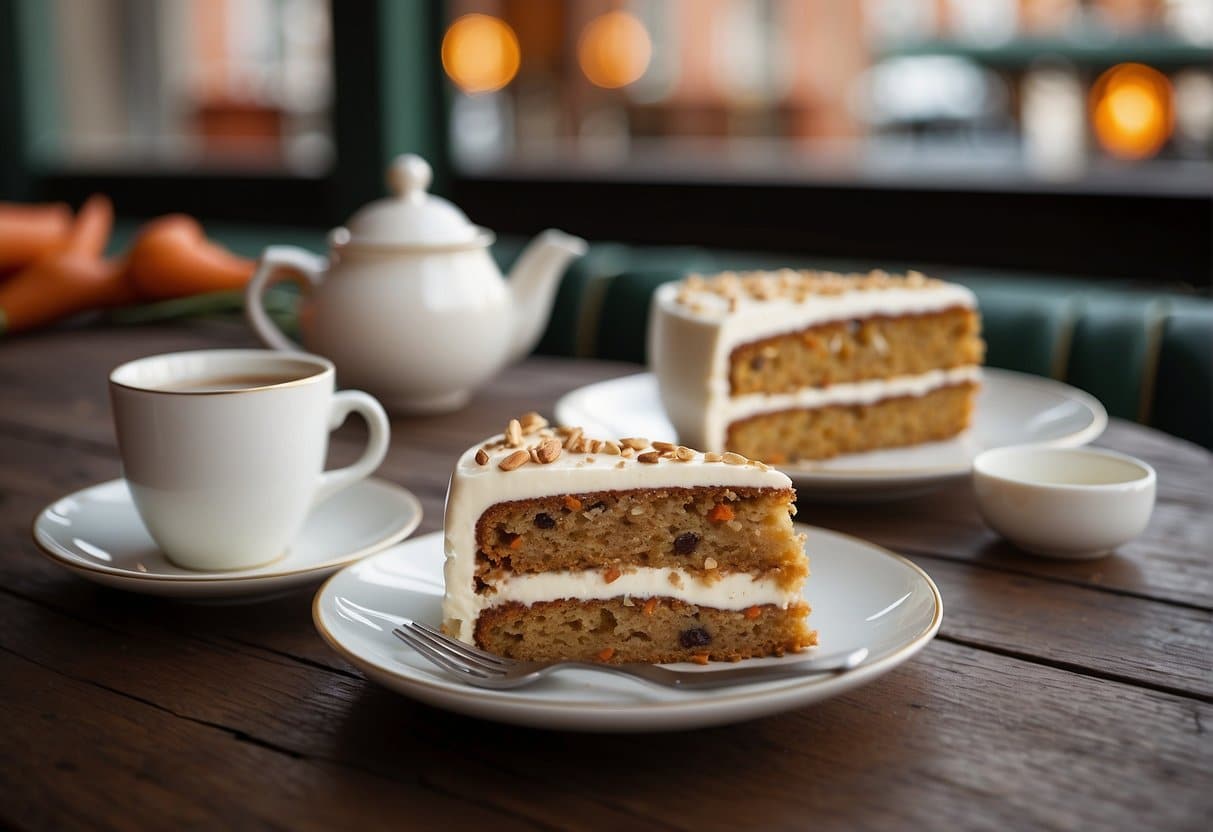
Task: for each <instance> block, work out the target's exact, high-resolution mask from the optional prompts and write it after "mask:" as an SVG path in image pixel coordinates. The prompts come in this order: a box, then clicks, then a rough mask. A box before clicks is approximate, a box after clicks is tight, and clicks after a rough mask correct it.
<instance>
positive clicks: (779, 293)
mask: <svg viewBox="0 0 1213 832" xmlns="http://www.w3.org/2000/svg"><path fill="white" fill-rule="evenodd" d="M941 285H943V284H942V282H941V281H939V280H934V279H932V278H929V277H925V276H924V275H922V274H920V273H919V272H914V271H910V272H907V273H906V274H905V275H904V276H897V275H890V274H888V273H886V272H883V271H879V270H877V271H872V272H869V273H868V274H846V275H844V274H837V273H835V272H820V271H811V270H803V271H794V270H792V269H780V270H779V271H753V272H743V273H741V274H738V273H736V272H721V273H720V274H717V275H713V276H711V277H705V276H703V275H691V276H690V277H688V278H687V279H686V280H684V281H683V282H682V284H681V285H680V286H679V287H678V290H677V292H676V293H675V299H676V300H677V302H678V303H679V304H681V305H683V306H687V307H691V308H695V307H701V308H702V307H703V306H704V304H705V302H706V301H708V300H711V299H713V298H719V299H720V301H724V302H725V303H726V304H727V306H728V308H729V311H730V312H733V311H736V309H737V305H738V302H739V301H741V300H750V301H758V302H765V301H772V300H794V301H796V302H797V303H804V302H806V301H808V300H809V298H810V297H813V296H818V297H820V296H831V295H841V294H842V293H844V292H853V291H862V292H868V291H882V290H889V289H927V288H934V287H938V286H941Z"/></svg>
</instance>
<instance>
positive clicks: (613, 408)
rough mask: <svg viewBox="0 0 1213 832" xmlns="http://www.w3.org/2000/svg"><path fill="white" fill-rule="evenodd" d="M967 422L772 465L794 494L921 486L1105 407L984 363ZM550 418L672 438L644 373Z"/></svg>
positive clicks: (599, 431) (895, 494) (856, 494)
mask: <svg viewBox="0 0 1213 832" xmlns="http://www.w3.org/2000/svg"><path fill="white" fill-rule="evenodd" d="M983 374H984V378H983V381H982V388H981V392H980V393H979V394H978V399H977V408H976V413H975V415H974V419H973V426H972V427H971V428H970V429H969V430H967V431H965V432H964V433H963V434H961V435H960V436H958V437H956V438H955V439H950V440H948V441H945V442H930V443H927V444H925V445H915V446H913V447H910V448H894V449H892V450H886V451H872V452H870V453H864V454H850V455H848V456H840V457H835V458H834V459H828V460H823V461H821V462H812V463H799V464H792V465H780V466H779V470H781V471H783V472H784V473H786V474H787V475H788V476H789V477H791V478H792V481H793V482H795V483H796V488H797V490H798V491H799V492H800V493H801V494H802V495H811V496H814V497H818V498H828V499H834V500H853V501H860V500H882V499H895V498H900V497H909V496H913V495H915V494H923V493H926V492H928V491H931V490H933V489H935V488H938V487H940V486H942V485H944V484H946V483H948V482H950V481H952V480H957V479H963V478H965V477H967V476H969V472H970V470H971V468H972V465H973V459H974V458H975V457H976V456H977V455H978V454H979V453H981V452H982V451H985V450H988V449H991V448H1000V447H1003V446H1005V445H1019V444H1025V443H1040V444H1045V445H1050V446H1056V447H1074V446H1078V445H1084V444H1086V443H1087V442H1090V441H1091V440H1093V439H1095V438H1097V437H1098V436H1099V435H1100V434H1101V433H1103V430H1104V428H1105V427H1106V426H1107V423H1108V414H1107V412H1106V411H1105V410H1104V408H1103V405H1101V404H1100V403H1099V401H1098V400H1097V399H1095V398H1094V397H1093V396H1090V395H1088V394H1087V393H1084V392H1083V391H1081V390H1077V389H1075V388H1073V387H1070V386H1069V385H1067V384H1062V383H1061V382H1057V381H1052V380H1051V379H1046V378H1040V377H1038V376H1030V375H1025V374H1023V373H1014V372H1011V371H1009V370H998V369H991V368H985V369H984V370H983ZM555 415H556V419H557V421H559V422H560V423H561V424H565V425H581V426H582V427H584V428H585V429H586V433H587V434H588V435H591V436H594V435H597V436H644V437H647V438H649V439H659V440H665V441H676V439H677V437H676V436H675V432H674V428H673V426H672V425H671V424H670V422H669V420H668V419H667V418H666V415H665V411H664V410H663V409H662V406H661V399H660V397H659V396H658V393H657V380H656V378H655V377H654V376H653V375H652V374H651V373H641V374H638V375H634V376H624V377H623V378H617V379H612V380H610V381H603V382H599V383H598V384H591V385H589V386H587V387H581V388H579V389H577V390H574V391H572V392H571V393H568V394H567V395H565V396H564V397H562V398H561V399H560V401H558V402H557V403H556V413H555Z"/></svg>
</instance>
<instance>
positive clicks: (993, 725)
mask: <svg viewBox="0 0 1213 832" xmlns="http://www.w3.org/2000/svg"><path fill="white" fill-rule="evenodd" d="M245 344H248V345H251V342H250V341H249V339H248V337H247V335H246V334H245V333H244V332H243V331H242V330H241V329H240V328H239V327H235V326H232V325H226V324H219V323H194V324H190V325H177V326H154V327H146V328H135V329H123V330H118V329H110V330H106V329H92V330H88V331H81V330H77V331H70V330H69V331H60V332H54V333H47V334H42V335H38V336H32V337H29V338H22V339H14V340H10V341H7V342H3V343H0V827H5V828H17V829H69V828H109V829H137V828H149V829H159V828H175V827H191V828H225V829H238V828H280V829H353V828H358V829H364V828H365V829H378V828H383V829H400V828H419V829H430V828H434V829H437V828H450V829H461V828H477V829H485V828H493V829H503V830H504V829H515V828H518V829H620V828H642V829H687V830H692V829H693V830H701V829H730V830H735V829H739V828H743V829H748V828H761V829H804V828H809V827H813V828H816V829H863V828H889V829H906V828H957V829H960V828H964V829H998V830H1005V829H1020V828H1042V829H1092V828H1104V829H1106V828H1117V829H1145V828H1149V829H1194V830H1195V829H1204V828H1206V824H1207V822H1208V819H1209V818H1210V817H1211V816H1213V789H1211V788H1210V786H1213V779H1211V778H1213V774H1211V772H1213V740H1211V739H1210V735H1209V732H1210V730H1211V726H1213V649H1211V645H1213V544H1211V541H1213V465H1211V464H1210V463H1213V458H1211V456H1210V454H1209V453H1208V452H1207V451H1205V450H1204V449H1202V448H1198V447H1196V446H1194V445H1191V444H1188V443H1185V442H1182V441H1180V440H1177V439H1174V438H1171V437H1168V436H1165V435H1163V434H1161V433H1158V432H1155V431H1151V430H1149V429H1146V428H1142V427H1140V426H1136V425H1130V424H1127V423H1121V422H1113V424H1112V425H1111V426H1110V427H1109V429H1108V431H1107V433H1105V435H1104V436H1103V437H1102V438H1101V439H1100V440H1099V442H1098V443H1097V444H1100V445H1104V446H1106V447H1111V448H1116V449H1118V450H1121V451H1125V452H1127V453H1131V454H1133V455H1135V456H1139V457H1142V458H1144V459H1146V460H1147V461H1149V462H1150V463H1151V464H1153V465H1154V466H1155V467H1156V468H1157V469H1158V473H1159V496H1158V506H1157V508H1156V510H1155V513H1154V516H1153V518H1152V521H1151V523H1150V526H1149V528H1148V529H1147V530H1146V532H1145V534H1143V535H1142V537H1141V538H1140V539H1138V540H1136V541H1134V542H1133V543H1131V544H1128V545H1126V546H1125V547H1123V548H1122V549H1121V550H1119V551H1118V552H1117V553H1115V554H1114V555H1112V556H1111V557H1108V558H1105V559H1102V560H1098V561H1092V562H1082V563H1066V562H1058V561H1050V560H1044V559H1040V558H1034V557H1031V556H1028V555H1025V554H1022V553H1020V552H1019V551H1017V550H1016V549H1015V548H1014V547H1012V546H1010V545H1009V544H1007V543H1005V542H1002V541H1000V540H999V539H998V538H997V537H996V536H995V535H994V534H993V533H992V532H990V531H989V530H988V529H987V528H986V527H985V526H984V525H983V524H982V523H981V521H980V518H979V517H978V515H977V512H976V508H975V505H974V502H973V498H972V495H971V492H970V490H969V488H968V487H967V485H964V484H961V485H956V486H954V487H949V488H947V489H944V490H941V491H938V492H936V493H934V494H930V495H926V496H923V497H919V498H915V499H912V500H906V501H901V502H894V503H881V504H874V505H829V504H825V503H816V502H809V501H808V500H803V501H801V503H800V504H799V508H800V513H799V515H798V517H797V519H798V520H802V521H804V522H807V523H811V524H814V525H820V526H826V527H830V528H834V529H838V530H840V531H843V532H847V533H849V534H854V535H857V536H860V537H863V538H866V539H868V540H872V541H874V542H876V543H879V544H881V545H884V546H887V547H889V548H891V549H894V550H896V551H899V552H901V553H903V554H906V555H907V556H909V557H911V558H912V559H913V560H914V561H915V562H916V563H918V564H919V565H920V566H922V567H923V568H924V569H926V570H927V572H929V573H930V574H931V576H932V577H933V578H934V579H935V581H936V582H937V583H938V585H939V588H940V591H941V593H942V594H943V597H944V601H945V616H944V622H943V627H942V629H941V631H940V634H939V637H938V638H937V639H936V641H934V642H933V643H932V644H931V645H929V646H928V647H927V649H926V650H925V651H923V653H921V654H920V655H919V656H918V657H917V658H915V659H914V660H913V661H911V662H910V663H908V664H906V665H904V666H902V667H900V668H898V669H897V670H895V671H893V672H892V673H890V674H888V675H887V676H884V677H882V678H881V679H879V680H877V681H876V682H874V683H872V684H870V685H868V686H866V687H863V688H860V689H858V690H856V691H853V692H851V693H848V694H846V695H843V696H840V697H838V698H836V699H833V700H830V701H827V702H825V703H822V704H819V705H817V706H813V707H809V708H805V709H803V710H800V711H796V712H792V713H788V714H784V715H781V716H776V717H770V718H767V719H763V720H759V721H756V722H751V723H748V724H743V725H734V726H729V727H722V728H712V729H708V730H702V731H692V732H684V733H675V734H661V735H653V736H643V735H640V736H636V735H633V736H594V735H577V734H565V733H556V732H543V731H535V730H530V729H523V728H514V727H509V726H502V725H494V724H491V723H485V722H480V721H476V720H471V719H467V718H464V717H459V716H455V715H452V714H447V713H444V712H441V711H437V710H434V709H432V708H429V707H427V706H424V705H420V704H417V703H415V702H412V701H410V700H408V699H405V698H403V697H400V696H397V695H395V694H393V693H390V692H388V691H386V690H383V689H381V688H379V687H377V686H375V685H373V684H371V683H370V682H368V681H366V680H365V679H364V678H363V677H362V676H361V675H360V674H359V673H358V672H357V671H355V670H354V669H353V668H351V667H350V666H348V665H347V664H345V663H344V662H343V661H342V660H341V659H339V658H338V657H337V656H336V655H335V654H333V653H332V652H331V651H330V650H328V649H327V648H326V647H325V645H324V644H323V643H322V642H321V640H320V638H319V636H317V635H316V633H315V631H314V630H313V628H312V625H311V617H310V600H311V591H312V590H314V587H312V588H310V589H305V590H303V591H301V592H298V593H295V594H293V595H291V596H288V597H285V598H279V599H277V600H274V601H269V602H265V603H260V604H252V605H243V606H227V607H217V606H203V605H191V604H182V603H179V602H171V601H166V600H160V599H155V598H148V597H144V596H139V595H132V594H126V593H121V592H117V591H113V590H108V589H104V588H102V587H99V586H95V585H93V584H90V583H87V582H85V581H82V580H80V579H79V578H77V577H76V576H74V575H72V574H69V573H68V572H66V571H65V570H63V569H61V568H59V567H57V566H56V565H55V564H54V563H53V562H51V561H50V560H48V559H47V558H45V557H42V556H40V554H39V553H38V551H37V549H36V547H35V546H34V544H33V543H32V541H31V539H30V536H29V528H30V523H31V521H32V519H33V517H34V515H35V513H36V512H37V511H38V510H40V509H41V508H42V507H43V506H45V505H46V504H47V503H48V502H50V501H52V500H54V499H55V498H57V497H59V496H61V495H63V494H65V493H67V492H69V491H72V490H75V489H78V488H81V487H84V486H87V485H90V484H92V483H95V482H98V481H101V480H105V479H110V478H113V477H116V476H118V474H119V470H120V469H119V464H118V459H117V453H116V449H115V447H114V440H113V433H112V429H111V426H110V421H109V406H108V400H107V393H106V383H105V379H106V375H107V372H108V370H109V369H110V368H112V367H113V366H115V365H117V364H118V363H120V362H122V361H125V360H128V359H130V358H134V357H138V356H142V355H150V354H153V353H158V352H165V351H170V350H177V349H195V348H203V347H222V346H240V345H245ZM638 369H639V368H637V367H635V366H633V365H627V364H608V363H601V362H588V361H567V360H560V359H551V358H538V357H537V358H532V359H529V360H528V361H526V362H525V363H523V364H521V365H519V366H517V367H513V368H511V369H509V370H507V371H505V372H503V373H502V374H501V375H500V376H499V377H498V378H496V379H494V380H493V382H491V383H490V384H489V385H488V387H487V388H486V389H484V390H483V391H481V392H480V393H479V394H478V395H477V396H476V398H475V399H474V401H473V402H472V404H471V405H470V406H469V407H468V408H466V409H465V410H464V411H462V412H460V413H457V414H454V415H452V416H443V417H426V418H410V419H395V420H393V439H392V450H391V452H390V454H389V457H388V460H387V462H386V463H385V465H384V467H383V469H382V470H381V471H380V476H383V477H385V478H387V479H390V480H393V481H395V482H399V483H401V484H403V485H405V486H406V487H408V488H410V489H411V490H413V491H414V492H415V493H416V494H417V496H418V498H419V499H420V500H421V502H422V504H423V506H424V508H425V512H426V516H425V519H424V521H423V523H422V525H421V528H420V530H419V531H421V532H425V531H432V530H435V529H438V528H440V526H441V511H442V503H443V499H444V496H445V490H446V484H447V479H448V477H449V476H450V469H451V466H452V464H453V462H454V459H455V458H456V456H457V454H458V453H459V452H460V451H462V450H463V449H464V448H465V447H466V446H467V445H468V444H470V443H471V442H473V441H475V440H476V439H478V438H480V437H482V436H485V435H488V434H490V433H492V432H495V431H497V430H499V429H500V426H501V425H502V424H504V421H505V420H506V419H507V418H508V417H510V416H512V415H516V414H517V413H519V412H522V411H524V410H530V409H538V410H540V411H543V412H546V413H548V414H549V415H550V413H551V408H552V404H553V403H554V402H555V400H556V399H557V398H558V397H559V396H560V395H561V394H563V393H565V392H567V391H568V390H570V389H572V388H574V387H577V386H580V385H582V384H586V383H590V382H593V381H597V380H601V379H605V378H610V377H613V376H617V375H622V374H626V373H631V372H636V371H637V370H638ZM362 435H363V432H362V428H361V426H359V425H349V426H347V427H345V428H342V429H341V430H340V431H339V432H338V433H337V434H336V435H335V438H334V441H333V448H332V451H331V454H330V456H331V459H332V461H333V462H334V463H335V464H339V463H341V462H343V461H348V460H349V459H351V458H353V457H354V456H355V455H356V454H357V452H358V450H359V448H360V446H361V442H362Z"/></svg>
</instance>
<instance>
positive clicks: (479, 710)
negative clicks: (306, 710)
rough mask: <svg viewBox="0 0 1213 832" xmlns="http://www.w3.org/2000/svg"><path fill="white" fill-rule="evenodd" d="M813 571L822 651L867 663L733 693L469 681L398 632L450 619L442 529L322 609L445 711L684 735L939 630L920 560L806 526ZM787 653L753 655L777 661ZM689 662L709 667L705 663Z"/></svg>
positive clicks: (798, 702)
mask: <svg viewBox="0 0 1213 832" xmlns="http://www.w3.org/2000/svg"><path fill="white" fill-rule="evenodd" d="M802 530H807V531H808V533H809V539H808V542H807V544H806V549H807V550H808V551H809V553H810V558H811V561H812V569H813V575H812V577H810V578H809V580H808V585H807V587H806V589H805V597H806V598H807V599H808V601H809V603H810V604H811V605H812V607H813V613H812V616H811V617H810V619H809V620H810V622H811V623H812V625H813V627H814V628H815V629H816V630H817V631H818V633H819V637H820V647H818V648H817V649H819V650H823V651H828V652H830V653H833V652H836V651H843V650H849V649H854V648H857V647H861V646H866V647H868V648H869V649H870V650H871V654H870V656H869V658H868V659H867V661H865V662H864V663H863V664H862V665H860V666H859V667H858V668H856V669H855V670H852V671H849V672H847V673H844V674H841V675H836V676H814V677H808V678H805V679H803V680H791V681H789V680H784V681H777V682H764V683H760V684H755V685H746V686H740V687H735V688H726V689H723V690H707V691H678V690H661V689H657V688H653V687H650V686H648V685H645V684H643V683H639V682H635V681H630V680H628V679H623V678H619V677H616V676H610V675H607V674H603V673H594V672H592V671H569V672H567V673H562V674H556V675H554V676H552V677H549V678H547V679H544V680H542V681H540V682H538V683H536V684H534V685H531V686H529V687H526V688H521V689H519V690H513V691H492V690H483V689H480V688H472V687H468V686H466V685H464V684H462V683H461V682H459V681H457V680H455V679H454V678H452V677H450V676H448V675H447V674H446V673H445V672H443V671H442V670H440V669H439V668H437V667H435V666H434V665H432V664H430V663H429V662H428V661H426V660H425V659H423V658H422V657H421V656H419V655H418V654H417V653H415V652H414V651H412V650H411V649H409V648H408V647H405V646H404V645H403V644H401V643H400V642H399V641H397V640H396V639H395V638H394V637H393V636H392V634H391V630H392V628H393V626H395V624H396V623H397V622H398V621H399V620H400V618H401V617H406V618H412V619H415V620H418V621H424V622H426V623H428V624H432V625H434V626H438V624H439V623H440V622H441V620H442V610H441V606H442V564H443V543H442V535H441V534H438V533H435V534H428V535H424V536H422V537H419V538H416V539H415V540H410V541H408V542H406V543H403V544H401V545H399V546H394V547H392V548H391V549H388V550H386V551H383V552H380V553H378V554H376V555H373V556H371V557H369V558H367V559H365V560H363V561H360V562H358V563H356V564H354V565H353V566H349V567H347V568H345V569H343V570H342V571H340V572H338V573H337V574H336V575H334V576H333V577H332V578H330V579H329V580H328V582H327V583H326V584H325V585H324V586H323V587H321V589H320V592H319V593H317V595H316V600H315V602H314V603H313V605H312V618H313V620H314V621H315V623H316V628H317V629H318V630H319V631H320V634H321V635H322V636H323V637H324V639H325V640H326V641H328V643H329V644H330V645H332V647H333V648H334V649H335V650H336V651H337V652H338V653H340V654H341V655H342V656H343V657H344V658H345V659H347V660H348V661H350V662H351V663H352V664H354V665H356V666H357V667H358V668H359V669H360V670H362V672H364V673H365V674H366V675H367V676H369V677H370V678H371V679H374V680H375V681H377V682H379V683H380V684H383V685H386V686H387V687H389V688H392V689H393V690H396V691H399V692H400V693H403V694H405V695H407V696H411V697H413V698H414V699H417V700H419V701H421V702H425V703H427V704H429V705H433V706H435V707H438V708H444V709H446V710H450V711H455V712H457V713H462V714H467V715H469V716H475V717H480V718H482V719H491V720H496V721H499V722H509V723H514V724H518V725H529V726H534V727H538V728H551V729H560V730H572V731H598V732H633V731H675V730H682V729H687V728H697V727H701V726H706V725H721V724H725V723H730V722H740V721H742V720H746V719H754V718H756V717H761V716H768V715H771V714H776V713H780V712H782V711H787V710H790V709H793V708H800V707H803V706H805V705H809V704H812V703H814V702H818V701H820V700H822V699H826V698H827V697H830V696H836V695H837V694H840V693H843V692H844V691H848V690H851V689H853V688H855V687H858V686H859V685H862V684H865V683H867V682H870V681H871V680H873V679H875V678H876V677H877V676H880V675H881V674H883V673H886V672H888V671H889V670H891V669H892V668H894V667H896V666H897V665H899V664H901V663H902V662H904V661H906V660H907V659H909V658H910V657H911V656H913V655H914V654H915V653H917V652H918V651H919V650H921V649H922V648H923V647H924V646H925V645H926V643H927V642H928V641H930V640H931V638H932V637H933V636H934V635H935V633H936V631H937V630H938V629H939V624H940V621H941V620H942V617H943V602H942V600H941V599H940V597H939V590H938V589H936V588H935V584H934V583H933V582H932V581H931V579H930V578H929V577H928V576H927V574H926V573H925V572H923V571H922V570H921V569H919V568H918V567H917V566H915V565H914V564H913V563H911V562H910V561H908V560H906V559H905V558H902V557H900V556H898V555H895V554H893V553H892V552H889V551H886V550H884V549H881V548H878V547H876V546H873V545H871V544H869V543H866V542H864V541H862V540H858V539H856V538H853V537H848V536H846V535H842V534H838V533H836V532H831V531H826V530H824V529H817V528H806V527H802ZM787 658H794V657H785V659H753V660H751V661H753V662H756V663H769V662H779V661H784V660H787ZM677 667H679V668H684V667H685V668H688V669H702V668H698V666H696V665H677Z"/></svg>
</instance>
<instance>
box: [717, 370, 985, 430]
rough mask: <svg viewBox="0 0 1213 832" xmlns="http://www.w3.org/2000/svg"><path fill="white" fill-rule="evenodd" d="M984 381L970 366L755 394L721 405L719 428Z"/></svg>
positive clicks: (869, 402)
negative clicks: (779, 413) (763, 415)
mask: <svg viewBox="0 0 1213 832" xmlns="http://www.w3.org/2000/svg"><path fill="white" fill-rule="evenodd" d="M980 381H981V368H980V367H977V366H975V365H969V366H967V367H954V368H952V369H950V370H931V371H929V372H926V373H922V374H921V375H916V376H895V377H894V378H881V379H872V380H871V381H857V382H852V383H849V384H831V385H830V386H829V387H806V388H803V389H801V390H797V391H796V392H795V393H751V394H748V395H745V396H733V397H732V398H729V399H727V400H725V401H724V402H723V403H722V404H721V411H720V423H721V424H720V428H719V429H720V430H722V431H723V430H725V429H727V428H728V425H729V423H730V422H735V421H737V420H738V419H746V418H749V417H750V416H756V415H758V414H759V413H772V412H777V411H780V410H794V409H802V408H812V407H828V406H830V405H840V404H873V403H875V402H879V401H883V400H884V399H895V398H900V397H902V396H925V395H926V394H927V393H930V392H931V391H932V390H937V389H939V388H940V387H949V386H951V385H953V384H962V383H965V382H974V383H976V382H980Z"/></svg>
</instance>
